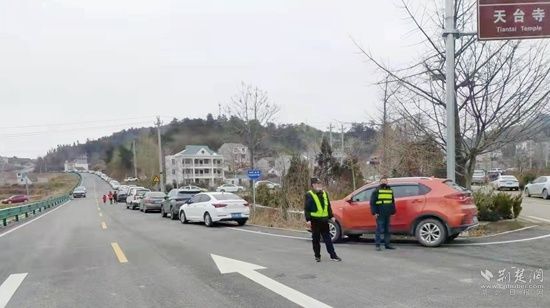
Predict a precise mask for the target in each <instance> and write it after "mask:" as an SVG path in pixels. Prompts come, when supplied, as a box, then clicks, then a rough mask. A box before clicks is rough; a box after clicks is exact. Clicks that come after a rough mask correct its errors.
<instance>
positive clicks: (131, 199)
mask: <svg viewBox="0 0 550 308" xmlns="http://www.w3.org/2000/svg"><path fill="white" fill-rule="evenodd" d="M149 191H151V190H150V189H147V188H145V187H132V188H131V189H130V192H129V193H128V197H127V198H126V208H127V209H129V208H131V209H132V210H135V209H136V208H138V207H139V202H140V201H141V198H143V195H145V193H147V192H149Z"/></svg>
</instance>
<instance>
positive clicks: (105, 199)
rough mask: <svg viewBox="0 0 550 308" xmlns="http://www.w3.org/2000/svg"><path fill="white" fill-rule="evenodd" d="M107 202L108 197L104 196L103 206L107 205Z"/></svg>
mask: <svg viewBox="0 0 550 308" xmlns="http://www.w3.org/2000/svg"><path fill="white" fill-rule="evenodd" d="M105 202H107V195H103V204H105Z"/></svg>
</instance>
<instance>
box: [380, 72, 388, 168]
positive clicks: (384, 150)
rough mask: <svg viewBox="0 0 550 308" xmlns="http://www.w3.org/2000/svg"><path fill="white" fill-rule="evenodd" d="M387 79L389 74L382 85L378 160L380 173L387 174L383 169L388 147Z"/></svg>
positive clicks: (386, 163) (385, 166)
mask: <svg viewBox="0 0 550 308" xmlns="http://www.w3.org/2000/svg"><path fill="white" fill-rule="evenodd" d="M388 79H389V76H387V77H386V83H385V87H384V101H383V102H382V103H383V106H382V108H383V110H382V159H381V160H380V163H381V164H382V173H383V174H388V171H387V170H385V169H386V168H387V166H388V162H387V161H386V158H387V148H388V136H387V130H388V96H389V94H388Z"/></svg>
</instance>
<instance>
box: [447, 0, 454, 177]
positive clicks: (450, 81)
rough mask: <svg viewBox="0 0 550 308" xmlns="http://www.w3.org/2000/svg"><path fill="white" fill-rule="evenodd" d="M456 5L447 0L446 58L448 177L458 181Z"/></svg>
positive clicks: (451, 0)
mask: <svg viewBox="0 0 550 308" xmlns="http://www.w3.org/2000/svg"><path fill="white" fill-rule="evenodd" d="M456 32H457V31H456V27H455V6H454V1H453V0H446V1H445V41H446V42H445V59H446V76H445V81H446V86H445V92H446V97H447V99H446V101H447V178H448V179H450V180H452V181H453V182H454V181H456V176H455V171H456V141H455V105H456V102H455V96H456V92H455V34H456Z"/></svg>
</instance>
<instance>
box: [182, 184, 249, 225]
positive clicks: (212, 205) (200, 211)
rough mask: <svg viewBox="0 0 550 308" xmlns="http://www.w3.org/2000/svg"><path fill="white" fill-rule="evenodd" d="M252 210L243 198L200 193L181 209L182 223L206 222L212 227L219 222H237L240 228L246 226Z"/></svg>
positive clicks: (228, 194) (220, 193)
mask: <svg viewBox="0 0 550 308" xmlns="http://www.w3.org/2000/svg"><path fill="white" fill-rule="evenodd" d="M249 216H250V208H249V207H248V203H247V202H246V200H244V199H243V198H241V197H239V196H237V195H235V194H232V193H222V192H209V193H200V194H197V195H195V196H193V198H191V199H190V200H189V201H187V202H186V203H185V204H183V205H182V206H181V207H180V211H179V218H180V221H181V223H183V224H184V223H187V222H189V221H199V222H204V224H205V225H206V226H207V227H212V226H213V225H214V223H216V222H218V221H236V222H237V223H238V224H239V226H243V225H244V224H246V221H247V220H248V217H249Z"/></svg>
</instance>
